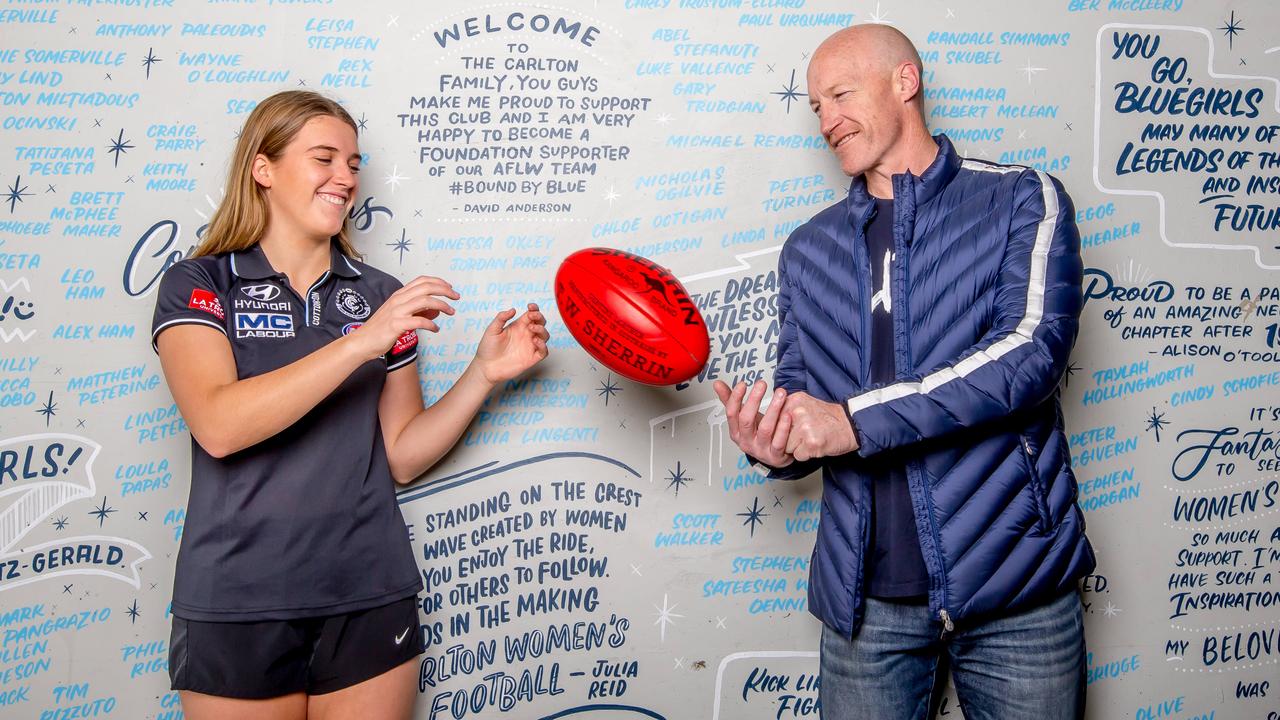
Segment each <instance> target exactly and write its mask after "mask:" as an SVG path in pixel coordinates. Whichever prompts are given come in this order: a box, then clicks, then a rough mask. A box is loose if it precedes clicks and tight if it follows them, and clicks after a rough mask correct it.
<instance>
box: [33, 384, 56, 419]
mask: <svg viewBox="0 0 1280 720" xmlns="http://www.w3.org/2000/svg"><path fill="white" fill-rule="evenodd" d="M36 412H38V413H40V414H41V415H44V426H45V427H49V420H50V419H51V418H52V417H53V416H54V415H57V414H58V404H57V403H55V402H54V401H53V391H52V390H50V391H49V401H48V402H46V403H45V404H44V405H42V406H41V407H40V409H39V410H37V411H36Z"/></svg>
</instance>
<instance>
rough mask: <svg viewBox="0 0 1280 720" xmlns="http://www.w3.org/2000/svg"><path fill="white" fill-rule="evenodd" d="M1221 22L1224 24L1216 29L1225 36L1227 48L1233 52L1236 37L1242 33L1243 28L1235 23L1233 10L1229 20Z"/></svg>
mask: <svg viewBox="0 0 1280 720" xmlns="http://www.w3.org/2000/svg"><path fill="white" fill-rule="evenodd" d="M1222 22H1223V23H1225V24H1224V25H1223V26H1222V27H1220V28H1218V29H1219V30H1221V31H1222V33H1223V34H1224V35H1226V36H1227V47H1228V48H1230V49H1232V50H1234V49H1235V45H1234V43H1235V39H1236V35H1239V34H1240V33H1241V32H1243V31H1244V26H1243V25H1241V24H1240V23H1239V22H1237V21H1236V11H1235V10H1232V11H1231V19H1230V20H1223V21H1222Z"/></svg>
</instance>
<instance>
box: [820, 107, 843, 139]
mask: <svg viewBox="0 0 1280 720" xmlns="http://www.w3.org/2000/svg"><path fill="white" fill-rule="evenodd" d="M839 124H840V114H839V113H837V112H836V111H835V110H832V109H830V108H829V107H820V108H818V129H819V130H821V131H822V134H823V135H824V136H826V135H830V134H831V131H832V130H835V129H836V126H837V125H839Z"/></svg>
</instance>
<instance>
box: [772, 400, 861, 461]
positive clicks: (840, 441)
mask: <svg viewBox="0 0 1280 720" xmlns="http://www.w3.org/2000/svg"><path fill="white" fill-rule="evenodd" d="M769 410H770V412H772V411H773V408H772V407H770V408H769ZM787 421H790V422H789V424H790V425H791V432H790V434H789V435H788V436H787V444H786V448H785V451H786V453H788V454H789V455H791V456H792V457H794V458H795V459H796V460H800V461H805V460H811V459H813V458H821V457H834V456H836V455H844V454H845V453H851V452H853V451H854V450H857V449H858V437H857V435H855V434H854V432H853V424H852V423H850V422H849V416H848V415H847V414H846V413H845V411H844V408H843V407H841V406H840V405H838V404H836V403H829V402H823V401H821V400H818V399H817V398H815V397H813V396H812V395H809V394H808V393H803V392H797V393H792V394H791V395H789V396H787V406H786V407H785V408H783V411H782V423H787ZM782 423H779V426H781V424H782Z"/></svg>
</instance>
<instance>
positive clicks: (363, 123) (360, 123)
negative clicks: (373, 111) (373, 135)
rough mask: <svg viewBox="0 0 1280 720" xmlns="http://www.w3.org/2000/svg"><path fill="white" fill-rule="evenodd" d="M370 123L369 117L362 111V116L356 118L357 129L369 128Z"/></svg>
mask: <svg viewBox="0 0 1280 720" xmlns="http://www.w3.org/2000/svg"><path fill="white" fill-rule="evenodd" d="M368 124H369V120H368V118H366V117H365V116H364V113H360V117H359V118H358V119H357V120H356V130H359V131H361V132H363V131H364V130H366V129H367V126H368Z"/></svg>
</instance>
